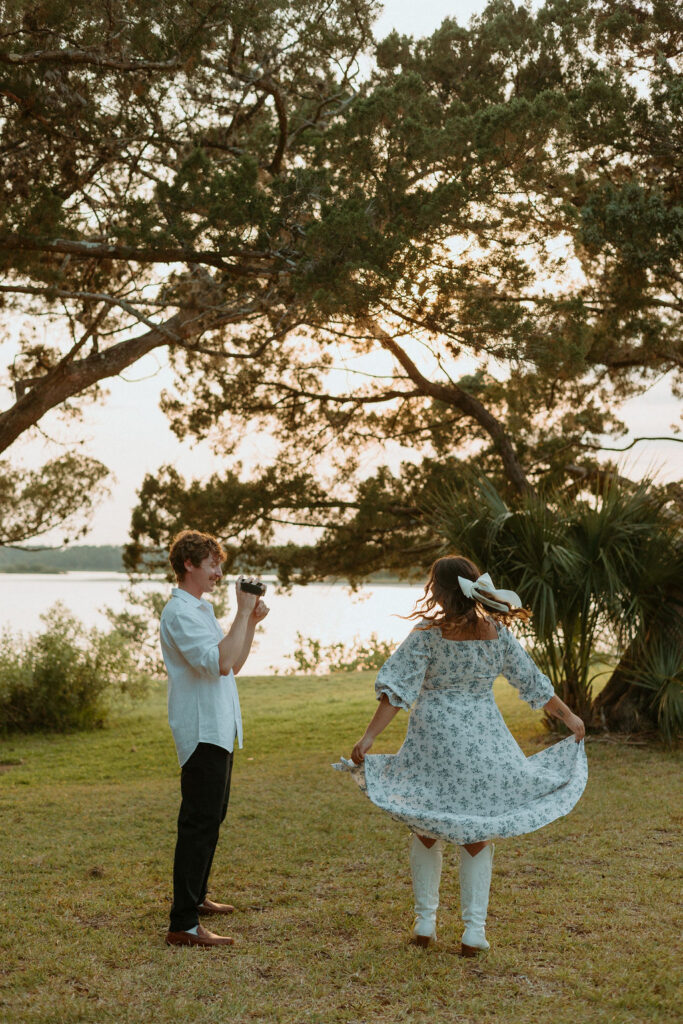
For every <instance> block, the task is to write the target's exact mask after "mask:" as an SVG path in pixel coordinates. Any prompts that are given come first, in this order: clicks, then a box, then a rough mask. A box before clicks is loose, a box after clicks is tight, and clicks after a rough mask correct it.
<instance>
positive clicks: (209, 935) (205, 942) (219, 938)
mask: <svg viewBox="0 0 683 1024" xmlns="http://www.w3.org/2000/svg"><path fill="white" fill-rule="evenodd" d="M166 945H167V946H234V945H235V940H234V939H233V938H231V937H230V936H228V935H214V933H213V932H209V931H207V930H206V928H203V927H202V926H201V925H199V927H198V929H197V934H196V935H195V934H194V933H193V932H167V933H166Z"/></svg>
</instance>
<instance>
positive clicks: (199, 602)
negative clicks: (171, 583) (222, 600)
mask: <svg viewBox="0 0 683 1024" xmlns="http://www.w3.org/2000/svg"><path fill="white" fill-rule="evenodd" d="M171 597H179V598H180V600H181V601H185V602H187V604H189V605H191V606H192V607H193V608H208V609H209V610H210V611H213V605H212V604H211V603H210V602H209V601H206V600H205V599H204V598H203V597H195V596H194V595H193V594H190V593H188V591H187V590H181V589H180V587H173V590H172V591H171Z"/></svg>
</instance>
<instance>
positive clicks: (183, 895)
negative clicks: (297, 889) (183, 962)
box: [170, 743, 232, 932]
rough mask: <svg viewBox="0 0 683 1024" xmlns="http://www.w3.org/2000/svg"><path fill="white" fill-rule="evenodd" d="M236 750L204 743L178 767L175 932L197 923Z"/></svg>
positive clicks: (174, 897) (173, 907)
mask: <svg viewBox="0 0 683 1024" xmlns="http://www.w3.org/2000/svg"><path fill="white" fill-rule="evenodd" d="M231 774H232V754H231V753H230V752H229V751H228V750H224V749H223V747H217V746H214V744H213V743H200V744H198V746H197V747H196V748H195V750H194V752H193V753H192V755H191V756H190V757H189V758H188V760H187V761H186V762H185V764H184V765H183V767H182V769H181V771H180V791H181V794H182V802H181V804H180V813H179V815H178V840H177V842H176V848H175V858H174V860H173V906H172V907H171V927H170V930H171V931H172V932H184V931H187V929H188V928H194V926H195V925H196V924H197V923H198V922H199V917H198V915H197V907H198V906H199V905H200V903H202V902H203V901H204V897H205V896H206V892H207V887H208V884H209V872H210V871H211V864H212V862H213V855H214V852H215V850H216V843H217V842H218V831H219V829H220V826H221V822H222V821H223V819H224V818H225V815H226V812H227V810H228V799H229V797H230V776H231Z"/></svg>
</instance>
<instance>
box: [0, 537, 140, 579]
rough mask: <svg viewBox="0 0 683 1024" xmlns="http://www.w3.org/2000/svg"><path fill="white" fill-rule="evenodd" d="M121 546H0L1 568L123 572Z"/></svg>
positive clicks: (13, 569) (20, 570)
mask: <svg viewBox="0 0 683 1024" xmlns="http://www.w3.org/2000/svg"><path fill="white" fill-rule="evenodd" d="M122 554H123V548H122V547H117V546H115V545H114V544H98V545H93V544H76V545H74V547H65V548H43V549H42V550H41V549H40V548H36V549H35V551H32V550H30V549H29V550H24V551H17V550H16V549H14V548H2V547H0V573H2V572H69V571H72V570H79V569H80V570H81V571H84V572H101V571H104V572H123V571H124V568H123V558H122Z"/></svg>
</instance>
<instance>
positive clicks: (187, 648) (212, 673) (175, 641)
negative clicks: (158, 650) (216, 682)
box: [161, 612, 221, 679]
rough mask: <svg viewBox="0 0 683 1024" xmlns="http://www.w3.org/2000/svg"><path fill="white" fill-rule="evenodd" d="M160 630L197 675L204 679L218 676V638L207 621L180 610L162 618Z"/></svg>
mask: <svg viewBox="0 0 683 1024" xmlns="http://www.w3.org/2000/svg"><path fill="white" fill-rule="evenodd" d="M161 632H162V634H165V636H164V639H165V640H166V642H167V643H171V644H172V645H173V646H174V647H175V648H176V650H177V651H178V652H179V653H180V654H181V655H182V656H183V658H184V659H185V661H186V662H187V663H188V665H189V666H190V668H192V669H194V671H195V672H196V673H197V675H199V676H202V677H203V678H204V679H207V678H208V679H218V678H219V677H220V674H221V673H220V664H219V661H220V656H219V652H218V638H217V637H216V634H215V633H214V632H213V630H212V629H211V628H210V626H209V624H208V623H205V622H202V621H201V620H198V619H197V616H187V615H185V614H183V613H182V612H181V613H180V614H175V615H169V616H168V618H167V619H165V620H163V621H162V623H161Z"/></svg>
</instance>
